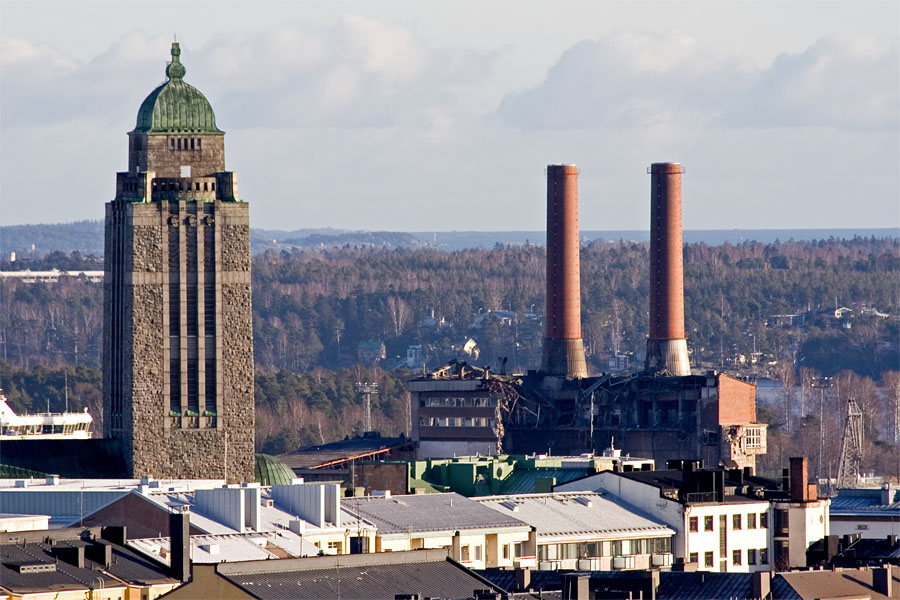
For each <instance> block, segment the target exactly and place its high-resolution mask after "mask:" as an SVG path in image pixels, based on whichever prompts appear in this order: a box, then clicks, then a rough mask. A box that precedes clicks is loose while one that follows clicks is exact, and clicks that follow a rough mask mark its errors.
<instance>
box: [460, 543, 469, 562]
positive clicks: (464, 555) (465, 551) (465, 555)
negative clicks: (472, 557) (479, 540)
mask: <svg viewBox="0 0 900 600" xmlns="http://www.w3.org/2000/svg"><path fill="white" fill-rule="evenodd" d="M459 558H460V560H461V561H462V562H469V547H468V546H463V547H462V548H461V549H460V556H459Z"/></svg>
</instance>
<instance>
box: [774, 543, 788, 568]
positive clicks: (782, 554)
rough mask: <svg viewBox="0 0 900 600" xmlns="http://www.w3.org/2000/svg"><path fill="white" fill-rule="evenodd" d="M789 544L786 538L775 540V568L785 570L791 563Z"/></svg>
mask: <svg viewBox="0 0 900 600" xmlns="http://www.w3.org/2000/svg"><path fill="white" fill-rule="evenodd" d="M790 550H791V549H790V545H789V544H788V541H787V540H776V541H775V557H774V558H775V568H776V569H778V570H779V571H783V570H787V568H788V567H789V566H790V564H791V555H790Z"/></svg>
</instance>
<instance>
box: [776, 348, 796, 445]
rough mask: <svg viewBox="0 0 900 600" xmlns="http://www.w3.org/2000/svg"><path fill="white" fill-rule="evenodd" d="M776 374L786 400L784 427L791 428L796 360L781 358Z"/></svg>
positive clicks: (783, 397)
mask: <svg viewBox="0 0 900 600" xmlns="http://www.w3.org/2000/svg"><path fill="white" fill-rule="evenodd" d="M775 375H776V376H777V377H778V381H780V382H781V398H782V400H783V402H784V428H785V429H786V430H787V431H790V430H791V404H792V402H793V399H794V384H795V383H796V376H795V374H794V362H793V361H790V360H780V361H778V364H777V365H776V366H775Z"/></svg>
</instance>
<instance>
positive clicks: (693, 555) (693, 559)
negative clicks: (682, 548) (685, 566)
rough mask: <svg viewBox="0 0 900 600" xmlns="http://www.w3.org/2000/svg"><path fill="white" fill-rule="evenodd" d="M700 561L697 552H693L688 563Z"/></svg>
mask: <svg viewBox="0 0 900 600" xmlns="http://www.w3.org/2000/svg"><path fill="white" fill-rule="evenodd" d="M698 560H700V559H699V558H698V556H697V553H696V552H691V554H690V556H689V558H688V562H692V563H695V562H697V561H698Z"/></svg>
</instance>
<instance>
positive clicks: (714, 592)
mask: <svg viewBox="0 0 900 600" xmlns="http://www.w3.org/2000/svg"><path fill="white" fill-rule="evenodd" d="M571 572H572V571H533V572H532V573H531V583H530V584H529V587H530V588H531V589H533V590H543V591H544V593H546V592H552V591H557V590H562V587H563V579H564V577H565V575H566V573H571ZM478 573H480V574H482V575H483V576H484V577H485V578H486V579H489V580H490V581H492V582H493V583H494V584H495V585H498V586H499V587H501V588H503V589H504V590H507V591H509V590H511V589H512V588H514V587H515V573H514V572H513V571H503V570H498V569H488V570H486V571H478ZM639 577H641V574H640V573H639V572H636V571H591V572H590V578H591V584H590V585H591V588H592V589H599V590H606V591H613V592H617V591H621V590H622V586H621V584H620V585H616V580H626V579H627V580H631V583H633V581H634V580H635V579H636V578H639ZM610 597H615V595H613V596H610ZM753 597H754V596H753V575H751V574H750V573H709V572H695V573H685V572H678V571H662V572H660V574H659V587H658V588H657V590H656V598H657V600H669V599H671V600H713V599H722V600H744V599H746V600H750V599H752V598H753ZM775 598H778V599H779V600H782V599H784V600H795V599H796V598H797V596H796V595H793V596H792V595H790V594H788V595H786V596H779V595H776V596H775Z"/></svg>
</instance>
